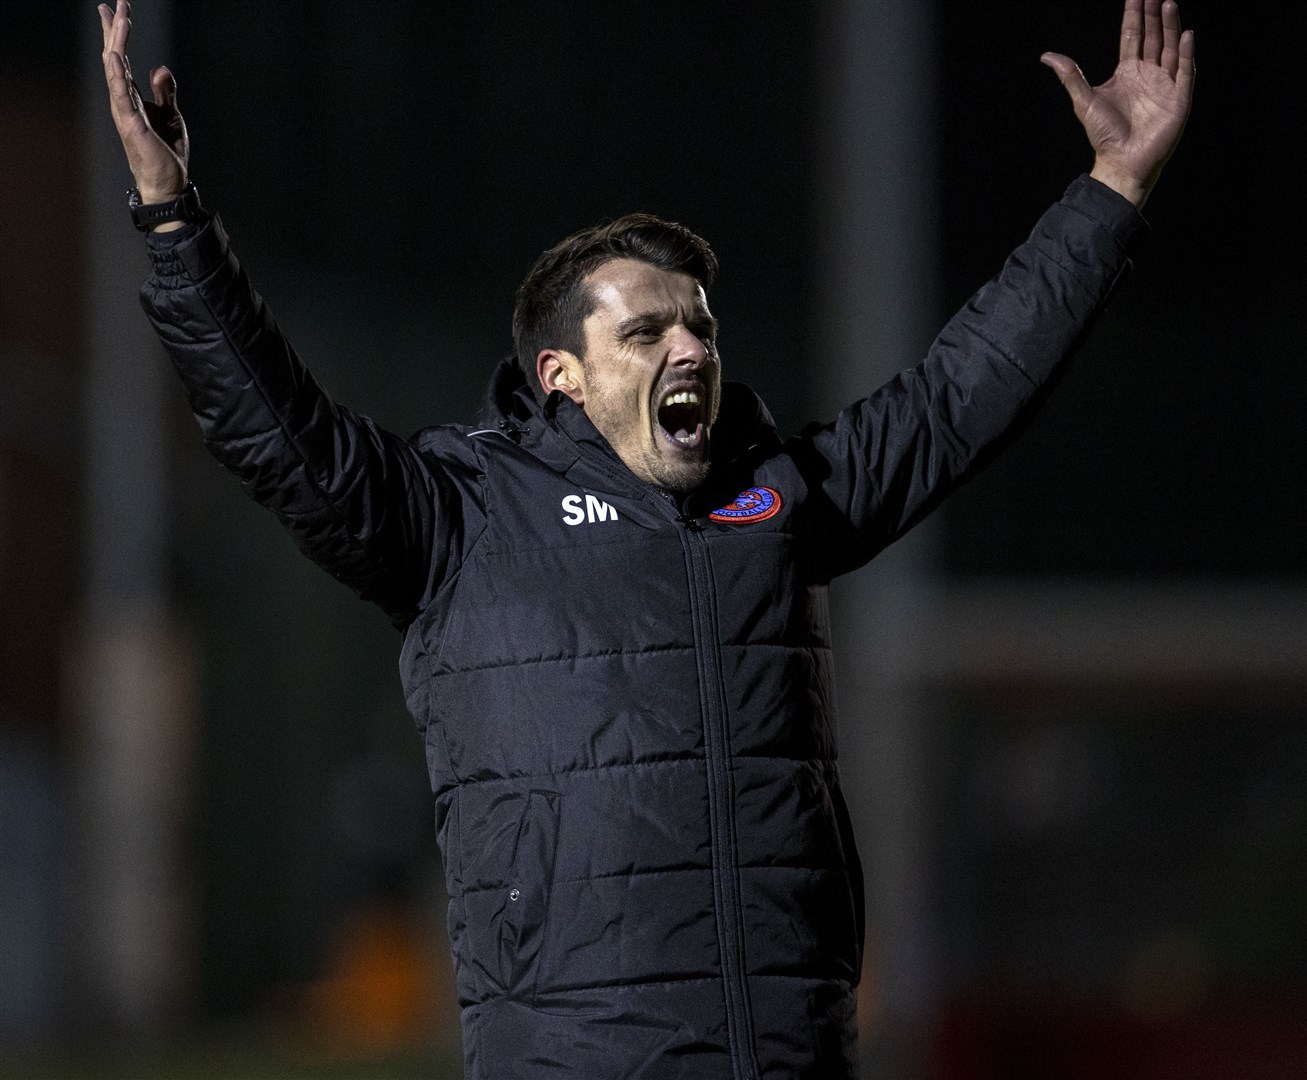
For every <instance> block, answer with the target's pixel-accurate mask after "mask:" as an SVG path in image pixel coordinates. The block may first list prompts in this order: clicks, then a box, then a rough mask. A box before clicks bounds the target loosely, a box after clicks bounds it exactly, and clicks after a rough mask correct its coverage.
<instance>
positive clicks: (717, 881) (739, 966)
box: [559, 429, 762, 1080]
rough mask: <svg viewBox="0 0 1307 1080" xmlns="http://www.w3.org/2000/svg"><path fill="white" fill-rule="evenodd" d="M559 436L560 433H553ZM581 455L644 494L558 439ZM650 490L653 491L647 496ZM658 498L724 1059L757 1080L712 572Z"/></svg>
mask: <svg viewBox="0 0 1307 1080" xmlns="http://www.w3.org/2000/svg"><path fill="white" fill-rule="evenodd" d="M559 430H560V431H561V429H559ZM562 434H563V435H564V436H565V437H566V438H567V440H568V441H569V442H571V443H572V445H574V446H576V448H577V450H578V451H580V453H581V455H582V456H583V457H585V458H587V459H588V460H589V461H590V463H591V464H592V465H594V466H595V467H596V468H598V469H599V471H600V472H602V473H604V474H606V475H607V476H609V477H611V478H612V479H613V480H614V481H616V482H617V484H618V487H619V490H620V489H622V488H632V487H635V488H636V489H637V490H639V493H640V494H642V495H643V494H648V493H649V492H650V488H649V487H647V486H645V485H643V484H640V483H639V482H638V481H636V480H635V479H634V477H630V478H629V479H628V478H627V477H624V476H623V475H622V472H621V471H619V469H618V468H616V467H614V466H613V465H610V464H609V463H608V462H607V461H605V460H603V458H602V456H601V455H600V454H598V453H596V452H593V451H591V450H589V448H587V447H583V446H581V445H580V444H578V443H577V442H576V440H575V439H572V437H571V436H570V435H569V434H567V433H566V432H562ZM654 490H657V489H654ZM658 495H659V496H661V498H662V499H663V500H664V501H665V502H666V503H667V504H669V506H670V509H671V512H672V516H673V517H674V518H675V520H676V523H677V524H678V525H680V526H681V530H680V536H681V547H682V548H683V549H684V552H685V559H686V564H687V566H688V568H689V581H690V612H691V622H692V626H693V631H694V655H695V665H696V667H697V669H698V675H699V686H700V687H701V695H700V709H701V712H702V714H703V732H704V765H705V770H704V771H705V773H706V774H707V778H708V832H709V842H710V848H711V852H712V879H713V903H714V905H716V909H717V945H718V948H719V949H720V950H721V956H722V985H723V989H724V991H725V996H726V1039H727V1044H728V1048H729V1050H730V1055H731V1077H732V1080H757V1077H758V1076H759V1075H760V1074H761V1072H762V1070H761V1068H759V1066H758V1059H757V1055H756V1053H755V1051H754V1048H753V1013H752V1009H751V1008H750V1005H749V988H748V984H747V982H746V981H745V976H744V944H743V943H744V909H743V904H742V902H741V899H740V882H739V870H738V867H737V865H736V863H737V860H738V858H739V853H738V851H737V850H736V846H735V794H734V785H733V783H732V781H731V747H730V735H729V731H728V727H727V723H726V696H725V693H724V685H725V680H724V679H723V677H722V668H721V643H720V642H719V641H718V638H717V601H716V594H715V593H714V591H713V587H712V567H711V563H710V560H709V557H708V541H707V540H706V539H705V538H704V536H703V527H704V526H703V522H702V521H700V520H699V519H697V518H694V517H691V516H690V515H689V514H687V513H685V511H684V510H683V509H682V508H681V505H680V503H679V502H678V501H677V499H676V498H675V497H674V496H672V495H671V494H670V493H669V492H666V491H658Z"/></svg>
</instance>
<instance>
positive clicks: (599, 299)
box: [585, 259, 708, 322]
mask: <svg viewBox="0 0 1307 1080" xmlns="http://www.w3.org/2000/svg"><path fill="white" fill-rule="evenodd" d="M585 281H586V284H587V285H588V286H589V287H590V293H591V295H592V296H593V297H594V311H593V313H592V314H591V315H590V317H589V319H594V318H599V319H603V320H609V319H614V320H621V319H624V318H627V317H629V316H631V315H637V314H660V313H661V314H666V315H677V314H679V315H685V314H689V313H690V312H692V311H707V310H708V300H707V298H706V297H705V296H704V291H703V289H702V287H701V286H700V285H699V283H698V282H697V281H695V279H694V278H693V276H691V275H690V274H685V273H680V272H678V271H674V270H661V269H659V268H658V267H656V266H652V265H651V264H649V263H647V262H641V261H640V260H639V259H612V260H610V261H609V262H606V263H604V264H603V265H602V266H600V267H599V268H598V269H596V270H595V271H593V272H592V273H591V274H589V275H588V276H587V277H586V279H585ZM589 319H587V320H586V321H587V322H588V321H589Z"/></svg>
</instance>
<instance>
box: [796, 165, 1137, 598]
mask: <svg viewBox="0 0 1307 1080" xmlns="http://www.w3.org/2000/svg"><path fill="white" fill-rule="evenodd" d="M1146 228H1147V226H1146V225H1145V223H1144V220H1143V218H1142V217H1140V216H1139V213H1138V211H1137V210H1136V209H1135V208H1134V206H1132V205H1131V204H1130V203H1129V202H1128V201H1127V200H1126V199H1123V198H1121V197H1120V196H1119V195H1117V194H1116V193H1115V192H1113V191H1112V190H1111V189H1109V188H1107V187H1105V186H1103V185H1102V184H1099V183H1098V182H1097V181H1095V180H1091V179H1090V178H1089V177H1088V176H1081V177H1080V178H1079V179H1077V180H1076V181H1074V182H1073V183H1072V184H1071V186H1070V187H1069V188H1068V189H1067V191H1066V193H1065V195H1064V196H1063V197H1062V199H1061V201H1060V202H1058V203H1056V204H1054V205H1053V206H1052V207H1051V208H1050V209H1049V210H1048V211H1047V212H1046V213H1045V214H1044V216H1043V217H1041V218H1040V220H1039V222H1038V224H1036V226H1035V228H1034V230H1033V231H1032V232H1031V234H1030V237H1029V239H1027V240H1026V242H1025V243H1023V244H1022V245H1021V246H1020V247H1018V248H1017V249H1016V251H1014V252H1013V253H1012V255H1011V256H1010V257H1009V258H1008V260H1007V262H1006V263H1005V265H1004V266H1003V269H1002V271H1001V273H999V275H998V277H996V278H994V279H993V280H992V281H990V282H989V283H988V284H987V285H985V286H984V287H983V288H982V289H981V290H980V291H979V292H978V293H976V294H975V295H974V296H973V297H972V298H971V299H970V300H969V301H968V302H967V304H966V306H965V307H963V308H962V310H961V311H959V312H958V313H957V314H956V315H955V316H954V317H953V318H952V319H951V320H950V321H949V322H948V324H947V325H946V326H945V327H944V329H943V331H941V333H940V334H939V336H938V337H937V338H936V339H935V341H934V343H933V344H932V345H931V348H930V351H929V353H928V354H927V356H926V359H925V360H924V361H923V362H922V363H920V364H919V365H918V366H917V367H915V368H913V369H911V370H908V371H904V372H901V373H900V374H899V375H898V376H896V377H895V378H894V379H892V380H890V382H888V383H887V384H886V385H884V386H882V387H881V388H880V389H879V390H877V391H876V392H875V393H873V394H872V395H871V396H870V397H868V398H865V399H863V400H862V401H859V402H856V403H855V404H853V405H851V406H849V407H848V408H847V409H845V410H843V412H841V413H840V414H839V416H838V417H837V418H836V419H835V421H834V422H832V423H829V424H825V425H821V426H814V427H812V428H809V429H808V430H806V431H805V432H804V433H803V435H802V436H801V437H800V438H799V440H798V441H797V444H796V445H795V449H794V453H795V457H796V458H797V459H798V462H799V465H800V468H801V469H802V470H803V471H804V472H805V474H806V476H807V481H808V486H809V489H810V490H812V491H814V493H815V492H817V491H819V492H820V496H819V499H818V501H819V504H820V506H821V507H822V508H823V509H824V513H822V512H820V511H819V513H818V517H819V518H821V519H823V522H822V528H821V529H819V530H818V535H819V537H820V539H819V540H818V545H819V549H820V550H819V554H818V563H819V565H820V566H821V567H822V571H823V572H822V576H823V577H832V576H834V575H836V574H840V573H845V572H847V571H849V570H852V569H855V568H856V567H858V566H861V565H863V564H864V563H866V562H867V561H868V560H869V559H871V557H872V556H873V555H875V554H876V552H877V551H879V550H881V549H882V548H883V547H885V546H886V545H887V544H889V543H891V542H892V541H893V540H895V539H896V538H898V537H899V536H901V535H902V534H903V533H905V532H906V531H907V530H908V529H910V528H911V527H912V526H913V525H915V524H916V523H917V522H919V521H920V520H921V519H922V518H924V517H925V516H926V515H927V514H928V513H930V512H931V511H932V510H933V509H934V508H935V507H936V506H937V505H938V504H939V502H940V501H941V500H942V499H943V498H944V496H945V495H947V494H948V493H949V492H950V491H952V490H953V489H954V488H956V487H957V486H958V485H959V484H961V483H962V482H963V481H964V480H966V479H967V478H968V477H969V476H971V475H972V474H974V473H975V472H976V471H977V470H978V469H979V468H980V467H981V466H982V465H983V464H985V462H986V461H987V460H988V459H989V457H991V456H992V454H993V453H994V452H995V451H996V450H997V449H998V448H999V447H1000V446H1001V445H1002V444H1003V443H1004V441H1005V436H1007V435H1009V434H1011V433H1012V432H1013V431H1014V430H1015V428H1016V427H1018V426H1019V423H1020V421H1022V420H1023V419H1024V418H1025V417H1026V416H1028V415H1029V414H1030V413H1031V412H1032V411H1033V407H1034V406H1035V405H1036V404H1038V402H1039V401H1040V400H1041V398H1042V397H1043V396H1044V392H1045V391H1046V389H1047V388H1048V387H1049V385H1050V381H1051V379H1052V378H1053V376H1054V374H1055V373H1056V371H1057V369H1058V367H1059V366H1060V365H1061V364H1062V362H1063V361H1064V360H1065V359H1066V358H1067V357H1068V356H1070V355H1071V353H1072V352H1073V351H1074V349H1075V348H1076V346H1077V345H1078V343H1079V342H1080V340H1081V339H1082V337H1083V336H1084V334H1085V332H1086V331H1087V330H1088V328H1089V326H1090V323H1091V322H1092V320H1093V318H1094V316H1095V315H1096V314H1097V313H1098V312H1099V311H1100V310H1101V309H1102V307H1103V305H1104V303H1105V301H1106V300H1107V298H1108V296H1109V294H1110V293H1111V292H1112V290H1113V287H1114V286H1115V284H1116V282H1117V281H1118V279H1119V278H1121V277H1122V276H1123V275H1124V273H1125V272H1126V270H1127V269H1128V267H1129V260H1128V259H1127V257H1126V253H1127V250H1128V249H1129V247H1130V246H1131V245H1132V243H1133V242H1134V240H1135V239H1136V238H1137V237H1138V235H1139V234H1140V233H1141V232H1142V231H1144V230H1145V229H1146Z"/></svg>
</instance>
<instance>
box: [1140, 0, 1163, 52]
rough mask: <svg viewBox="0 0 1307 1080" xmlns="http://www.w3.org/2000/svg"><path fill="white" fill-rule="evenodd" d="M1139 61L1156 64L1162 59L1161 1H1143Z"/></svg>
mask: <svg viewBox="0 0 1307 1080" xmlns="http://www.w3.org/2000/svg"><path fill="white" fill-rule="evenodd" d="M1140 59H1141V60H1143V61H1144V63H1146V64H1156V63H1159V62H1160V61H1161V59H1162V0H1144V47H1143V51H1142V53H1141V54H1140Z"/></svg>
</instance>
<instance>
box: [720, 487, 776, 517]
mask: <svg viewBox="0 0 1307 1080" xmlns="http://www.w3.org/2000/svg"><path fill="white" fill-rule="evenodd" d="M780 512H781V493H780V492H779V491H773V490H772V489H771V488H769V487H751V488H745V489H744V490H743V491H741V492H740V493H739V494H738V495H737V496H735V498H734V499H732V500H731V501H730V502H728V503H727V504H726V505H725V506H723V507H722V508H721V509H720V510H714V511H713V512H712V513H711V514H709V515H708V520H709V521H721V522H725V523H726V524H729V525H752V524H754V523H755V522H758V521H766V520H767V519H768V518H771V517H775V516H776V515H777V514H779V513H780Z"/></svg>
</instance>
